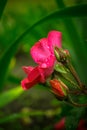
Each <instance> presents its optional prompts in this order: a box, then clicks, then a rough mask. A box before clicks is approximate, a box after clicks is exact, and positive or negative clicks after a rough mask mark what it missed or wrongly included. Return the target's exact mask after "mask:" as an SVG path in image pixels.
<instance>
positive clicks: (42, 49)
mask: <svg viewBox="0 0 87 130" xmlns="http://www.w3.org/2000/svg"><path fill="white" fill-rule="evenodd" d="M30 53H31V55H32V58H33V59H34V61H35V62H36V63H39V64H42V63H44V62H45V61H46V59H47V57H49V56H50V54H51V53H50V51H49V46H48V43H47V39H46V38H43V39H41V40H40V41H39V42H37V43H35V45H34V46H33V47H32V48H31V50H30Z"/></svg>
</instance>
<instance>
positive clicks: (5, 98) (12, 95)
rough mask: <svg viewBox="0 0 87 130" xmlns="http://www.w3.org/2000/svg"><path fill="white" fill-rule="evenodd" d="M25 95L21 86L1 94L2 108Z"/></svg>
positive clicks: (0, 105) (0, 103) (0, 104)
mask: <svg viewBox="0 0 87 130" xmlns="http://www.w3.org/2000/svg"><path fill="white" fill-rule="evenodd" d="M22 93H23V90H22V88H21V86H18V87H17V88H13V89H11V90H8V91H6V92H3V93H1V94H0V108H3V107H4V106H5V105H7V104H8V103H10V102H12V101H13V100H15V99H16V98H18V97H19V96H20V95H21V94H22Z"/></svg>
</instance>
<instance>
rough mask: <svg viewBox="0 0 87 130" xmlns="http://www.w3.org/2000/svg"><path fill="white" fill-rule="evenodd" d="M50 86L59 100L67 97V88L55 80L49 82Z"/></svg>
mask: <svg viewBox="0 0 87 130" xmlns="http://www.w3.org/2000/svg"><path fill="white" fill-rule="evenodd" d="M50 84H51V87H52V92H53V93H54V94H55V95H56V96H57V97H58V98H59V99H64V98H65V97H67V94H68V88H67V86H66V85H65V84H64V83H63V82H62V81H59V80H57V79H53V80H50Z"/></svg>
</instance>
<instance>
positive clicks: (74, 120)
mask: <svg viewBox="0 0 87 130" xmlns="http://www.w3.org/2000/svg"><path fill="white" fill-rule="evenodd" d="M84 110H85V108H73V109H72V110H71V111H70V112H69V113H68V114H69V115H68V116H67V117H66V123H65V125H66V130H76V129H77V126H78V123H79V121H80V120H81V118H82V117H83V115H84Z"/></svg>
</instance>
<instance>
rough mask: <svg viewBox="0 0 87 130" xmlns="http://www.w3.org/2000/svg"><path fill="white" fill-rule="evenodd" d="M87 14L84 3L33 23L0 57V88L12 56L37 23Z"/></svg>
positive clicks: (86, 5) (86, 7)
mask: <svg viewBox="0 0 87 130" xmlns="http://www.w3.org/2000/svg"><path fill="white" fill-rule="evenodd" d="M86 15H87V4H85V5H84V4H83V5H77V6H73V7H67V8H65V9H62V10H59V11H56V12H53V13H51V14H49V15H47V16H46V17H44V18H42V19H40V20H39V21H37V22H36V23H35V24H33V25H32V26H31V27H29V28H28V29H27V30H25V32H23V33H22V34H21V35H20V36H19V37H18V38H17V39H16V40H15V41H14V42H13V43H12V44H10V46H9V47H8V48H7V49H6V51H5V52H4V53H3V55H2V56H1V59H0V69H1V70H0V89H2V87H3V85H4V81H5V79H6V77H7V75H6V74H7V70H8V66H9V64H10V61H11V58H12V57H13V56H14V55H15V53H16V51H17V49H18V47H19V44H20V43H21V42H20V41H21V40H22V39H23V38H24V37H25V36H26V35H27V34H28V33H29V32H31V30H32V29H33V28H34V27H36V26H37V25H40V24H41V23H43V22H44V21H47V20H50V19H54V18H55V19H59V18H64V17H76V16H86Z"/></svg>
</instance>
